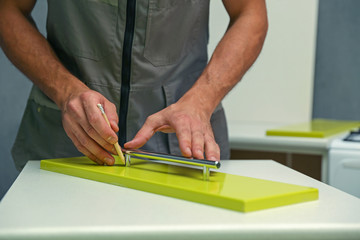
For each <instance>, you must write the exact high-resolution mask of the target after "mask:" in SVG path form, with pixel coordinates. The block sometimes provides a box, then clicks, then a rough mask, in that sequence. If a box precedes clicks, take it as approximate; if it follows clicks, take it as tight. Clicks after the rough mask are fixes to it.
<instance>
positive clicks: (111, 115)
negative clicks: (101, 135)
mask: <svg viewBox="0 0 360 240" xmlns="http://www.w3.org/2000/svg"><path fill="white" fill-rule="evenodd" d="M103 107H104V111H105V113H106V115H107V117H108V119H109V122H110V126H111V128H112V130H114V132H118V131H119V126H118V124H119V116H118V115H117V110H116V106H115V104H113V103H112V102H109V101H105V102H104V104H103Z"/></svg>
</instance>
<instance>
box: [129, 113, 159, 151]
mask: <svg viewBox="0 0 360 240" xmlns="http://www.w3.org/2000/svg"><path fill="white" fill-rule="evenodd" d="M155 119H156V118H155V117H153V116H150V117H148V119H147V120H146V121H145V123H144V125H143V126H142V128H141V129H140V130H139V131H138V132H137V134H136V135H135V137H134V139H133V140H131V141H130V142H127V143H125V145H124V147H125V148H140V147H142V146H144V145H145V143H147V141H149V140H150V138H151V137H152V136H153V135H154V134H155V132H156V130H157V129H159V128H161V126H162V124H161V123H160V121H159V122H157V121H155Z"/></svg>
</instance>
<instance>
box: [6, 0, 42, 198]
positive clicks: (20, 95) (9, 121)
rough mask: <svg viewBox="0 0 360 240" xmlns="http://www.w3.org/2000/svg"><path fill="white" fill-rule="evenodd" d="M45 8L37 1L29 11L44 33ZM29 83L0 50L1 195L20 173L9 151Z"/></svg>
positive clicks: (28, 90) (27, 94) (24, 103)
mask: <svg viewBox="0 0 360 240" xmlns="http://www.w3.org/2000/svg"><path fill="white" fill-rule="evenodd" d="M46 12H47V5H46V1H38V3H37V4H36V6H35V9H34V11H33V14H32V15H33V17H34V20H35V21H36V23H37V25H38V28H39V30H40V31H41V32H42V33H43V34H44V33H45V21H46ZM31 86H32V84H31V82H30V81H29V80H28V79H27V78H26V77H25V76H24V75H23V74H21V73H20V72H19V71H18V70H17V69H16V68H15V67H14V65H12V64H11V63H10V62H9V60H8V59H7V58H6V56H5V54H4V53H3V51H2V50H0V102H1V104H0V112H1V117H0V126H1V134H0V152H1V160H0V164H1V167H0V199H2V197H3V196H4V194H5V193H6V191H7V190H8V189H9V187H10V186H11V184H12V183H13V182H14V181H15V179H16V177H17V175H18V174H19V173H18V171H17V170H16V169H15V166H14V163H13V160H12V157H11V153H10V151H11V147H12V145H13V143H14V141H15V137H16V134H17V130H18V128H19V125H20V121H21V117H22V115H23V112H24V109H25V105H26V100H27V98H28V96H29V93H30V88H31Z"/></svg>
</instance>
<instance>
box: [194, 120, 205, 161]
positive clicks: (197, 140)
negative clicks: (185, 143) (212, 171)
mask: <svg viewBox="0 0 360 240" xmlns="http://www.w3.org/2000/svg"><path fill="white" fill-rule="evenodd" d="M191 144H192V146H191V150H192V154H193V157H194V158H197V159H204V132H203V131H202V130H201V128H198V127H197V128H195V129H194V130H192V133H191Z"/></svg>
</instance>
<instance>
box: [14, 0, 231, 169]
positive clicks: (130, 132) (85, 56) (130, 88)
mask: <svg viewBox="0 0 360 240" xmlns="http://www.w3.org/2000/svg"><path fill="white" fill-rule="evenodd" d="M208 15H209V2H208V1H207V0H197V1H196V0H181V1H179V0H137V1H134V0H128V1H125V0H119V1H118V0H91V1H86V0H61V1H58V0H49V1H48V19H47V38H48V41H49V42H50V44H51V46H52V47H53V49H54V51H55V52H56V54H57V56H58V57H59V59H60V61H61V62H62V63H63V64H64V66H65V67H66V68H67V69H68V70H69V71H70V72H71V73H72V74H73V75H74V76H76V77H77V78H79V79H80V80H81V81H83V82H84V83H85V84H86V85H87V86H88V87H89V88H91V89H93V90H95V91H98V92H100V93H101V94H103V95H104V96H105V97H106V98H107V99H108V100H110V101H111V102H113V103H114V104H115V105H116V107H117V109H118V111H119V112H118V113H119V128H120V131H119V132H120V135H119V143H120V145H123V144H124V143H125V142H127V141H129V140H131V139H132V138H133V137H134V136H135V134H136V133H137V131H138V130H139V129H140V128H141V127H142V125H143V124H144V122H145V120H146V118H147V117H148V116H149V115H151V114H153V113H156V112H158V111H160V110H161V109H163V108H165V107H167V106H169V105H171V104H173V103H175V102H177V100H178V99H179V98H180V97H181V96H183V94H184V93H185V92H186V91H188V89H190V88H191V86H192V85H193V84H194V82H195V81H196V80H197V78H198V77H199V76H200V74H201V72H202V71H203V69H204V68H205V66H206V64H207V43H208V17H209V16H208ZM211 124H212V127H213V131H214V134H215V139H216V142H217V143H218V144H219V146H220V149H221V159H228V158H229V143H228V136H227V127H226V120H225V115H224V111H223V108H222V106H221V104H220V105H219V106H218V107H217V108H216V109H215V111H214V113H213V115H212V117H211ZM142 149H144V150H149V151H155V152H162V153H170V154H174V155H181V152H180V149H179V144H178V140H177V138H176V135H175V134H164V133H156V134H155V135H154V136H153V137H152V138H151V139H150V140H149V141H148V142H147V143H146V144H145V145H144V147H143V148H142ZM12 155H13V158H14V161H15V164H16V167H17V168H18V169H21V168H23V166H24V165H25V164H26V162H27V161H28V160H40V159H45V158H59V157H70V156H79V155H82V154H81V153H80V152H78V151H77V149H76V148H75V147H74V145H73V144H72V142H71V140H70V139H69V138H68V137H67V135H66V133H65V131H64V129H63V127H62V122H61V112H60V110H59V108H58V107H57V106H56V105H55V104H54V102H53V101H52V100H50V99H49V98H48V97H47V96H46V95H44V94H43V93H42V92H41V91H40V90H39V88H37V87H36V86H33V88H32V91H31V93H30V97H29V99H28V102H27V106H26V109H25V113H24V116H23V119H22V122H21V126H20V129H19V132H18V135H17V138H16V141H15V144H14V146H13V149H12Z"/></svg>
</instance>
